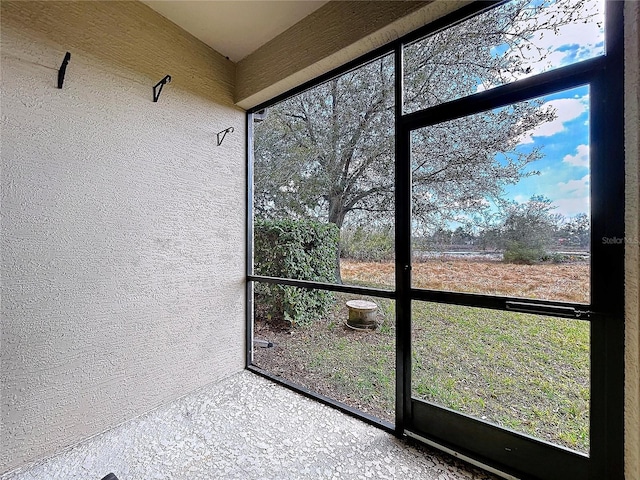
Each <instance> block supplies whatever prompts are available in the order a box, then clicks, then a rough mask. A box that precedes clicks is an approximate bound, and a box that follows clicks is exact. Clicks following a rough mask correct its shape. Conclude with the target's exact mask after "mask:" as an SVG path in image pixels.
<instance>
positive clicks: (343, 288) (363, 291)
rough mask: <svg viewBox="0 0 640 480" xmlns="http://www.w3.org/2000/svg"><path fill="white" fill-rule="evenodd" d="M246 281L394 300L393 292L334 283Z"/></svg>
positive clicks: (274, 279) (275, 279) (276, 279)
mask: <svg viewBox="0 0 640 480" xmlns="http://www.w3.org/2000/svg"><path fill="white" fill-rule="evenodd" d="M247 281H251V282H262V283H272V284H278V285H289V286H291V287H300V288H316V289H319V290H329V291H331V292H341V293H354V294H356V295H369V296H371V297H380V298H392V299H395V298H396V292H395V291H394V290H382V289H379V288H371V287H358V286H351V285H339V284H336V283H324V282H312V281H309V280H296V279H293V278H279V277H266V276H262V275H248V276H247Z"/></svg>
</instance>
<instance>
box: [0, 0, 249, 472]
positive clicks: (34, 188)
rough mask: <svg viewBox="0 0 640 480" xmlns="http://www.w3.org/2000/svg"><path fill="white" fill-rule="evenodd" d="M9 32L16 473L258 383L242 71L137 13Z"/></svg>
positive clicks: (14, 14) (16, 13)
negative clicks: (142, 420)
mask: <svg viewBox="0 0 640 480" xmlns="http://www.w3.org/2000/svg"><path fill="white" fill-rule="evenodd" d="M1 21H2V33H1V35H2V37H1V39H2V45H1V49H0V51H1V55H2V63H1V66H2V104H1V107H2V151H1V154H2V337H1V342H2V343H1V361H2V365H1V366H2V384H1V387H2V391H1V410H2V432H1V448H0V474H1V473H2V472H4V471H6V470H8V469H11V468H12V467H15V466H18V465H20V464H22V463H24V462H26V461H29V460H33V459H37V458H41V457H43V456H46V455H48V454H52V453H54V452H55V451H57V450H59V449H60V448H63V447H65V446H68V445H70V444H73V443H75V442H77V441H79V440H81V439H83V438H85V437H87V436H89V435H92V434H96V433H99V432H101V431H103V430H105V429H107V428H110V427H112V426H114V425H116V424H118V423H120V422H122V421H124V420H127V419H129V418H132V417H133V416H135V415H138V414H141V413H143V412H146V411H148V410H150V409H152V408H153V407H155V406H157V405H160V404H163V403H166V402H169V401H171V400H173V399H175V398H177V397H179V396H181V395H184V394H186V393H188V392H191V391H193V390H194V389H197V388H198V387H201V386H203V385H205V384H208V383H210V382H212V381H215V380H217V379H220V378H222V377H224V376H227V375H229V374H231V373H233V372H236V371H238V370H240V369H242V368H243V366H244V268H245V266H244V254H245V252H244V225H245V223H244V222H245V209H244V199H245V116H244V112H243V111H242V110H241V109H239V108H237V107H235V106H234V105H233V89H234V82H235V66H234V64H233V63H231V62H229V61H227V60H225V59H224V58H223V57H222V56H220V55H218V54H217V53H216V52H214V51H213V50H210V49H209V48H208V47H206V46H204V45H203V44H201V43H200V42H198V41H197V40H195V39H194V38H192V37H190V36H189V35H188V34H186V33H185V32H183V31H181V30H180V29H178V28H177V27H176V26H175V25H173V24H171V23H170V22H168V21H167V20H165V19H164V18H162V17H161V16H160V15H159V14H157V13H155V12H153V11H152V10H151V9H149V8H148V7H146V6H144V5H142V4H140V3H137V2H128V3H116V2H108V1H107V2H77V3H67V2H53V3H52V2H43V3H37V2H15V3H10V2H5V1H3V2H2V15H1ZM67 50H68V51H70V52H71V55H72V56H71V61H70V63H69V66H68V68H67V74H66V79H65V83H64V88H63V89H62V90H58V89H57V88H56V78H57V69H58V68H59V66H60V63H61V62H62V59H63V57H64V53H65V51H67ZM165 74H170V75H172V77H173V81H172V82H171V83H170V84H168V85H166V86H165V87H164V90H163V92H162V95H161V97H160V100H159V102H158V103H153V102H152V86H153V85H154V84H155V83H156V82H157V81H159V80H160V79H161V78H162V77H164V75H165ZM227 127H233V128H234V129H235V132H234V133H232V134H229V135H227V137H226V138H225V140H224V143H223V144H222V145H221V146H217V145H216V135H215V134H216V132H218V131H220V130H223V129H225V128H227Z"/></svg>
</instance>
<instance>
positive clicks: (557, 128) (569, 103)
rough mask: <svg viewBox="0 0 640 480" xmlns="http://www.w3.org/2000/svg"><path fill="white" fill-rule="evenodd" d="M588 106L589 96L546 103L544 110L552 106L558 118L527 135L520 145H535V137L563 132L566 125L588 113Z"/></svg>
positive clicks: (523, 137) (539, 126) (559, 99)
mask: <svg viewBox="0 0 640 480" xmlns="http://www.w3.org/2000/svg"><path fill="white" fill-rule="evenodd" d="M588 105H589V96H588V95H585V96H584V97H580V98H558V99H555V100H550V101H548V102H545V103H544V105H543V108H546V107H547V106H551V107H552V108H553V109H554V110H555V112H556V118H555V119H554V120H552V121H550V122H545V123H542V124H540V125H538V126H537V127H536V128H534V129H533V130H530V131H529V132H527V133H525V134H524V135H523V136H522V138H521V139H520V144H526V143H533V141H534V139H533V137H551V136H553V135H555V134H556V133H560V132H563V131H564V130H565V126H564V124H565V123H567V122H570V121H572V120H575V119H576V118H578V117H579V116H580V115H582V114H583V113H585V112H587V111H588Z"/></svg>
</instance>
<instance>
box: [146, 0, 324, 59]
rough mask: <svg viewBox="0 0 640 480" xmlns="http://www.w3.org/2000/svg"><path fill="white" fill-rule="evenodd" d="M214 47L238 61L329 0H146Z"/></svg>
mask: <svg viewBox="0 0 640 480" xmlns="http://www.w3.org/2000/svg"><path fill="white" fill-rule="evenodd" d="M143 2H144V3H146V4H147V5H148V6H150V7H151V8H153V9H154V10H155V11H157V12H158V13H160V14H161V15H163V16H164V17H166V18H168V19H169V20H171V21H172V22H173V23H175V24H176V25H178V26H179V27H181V28H182V29H184V30H186V31H187V32H189V33H190V34H192V35H193V36H194V37H196V38H198V39H200V40H201V41H202V42H204V43H206V44H207V45H209V46H210V47H211V48H213V49H214V50H216V51H217V52H219V53H221V54H222V55H224V56H225V57H229V59H231V60H232V61H233V62H238V61H240V60H242V59H243V58H244V57H246V56H247V55H249V54H250V53H252V52H254V51H255V50H257V49H258V48H259V47H260V46H262V45H264V44H265V43H267V42H268V41H269V40H271V39H272V38H274V37H276V36H277V35H279V34H280V33H282V32H284V31H285V30H286V29H288V28H289V27H291V26H292V25H294V24H295V23H297V22H298V21H300V20H301V19H303V18H304V17H306V16H307V15H309V14H310V13H312V12H314V11H315V10H317V9H318V8H320V7H321V6H322V5H324V4H325V3H327V0H284V1H282V0H281V1H274V0H262V1H255V0H235V1H227V0H167V1H165V0H143Z"/></svg>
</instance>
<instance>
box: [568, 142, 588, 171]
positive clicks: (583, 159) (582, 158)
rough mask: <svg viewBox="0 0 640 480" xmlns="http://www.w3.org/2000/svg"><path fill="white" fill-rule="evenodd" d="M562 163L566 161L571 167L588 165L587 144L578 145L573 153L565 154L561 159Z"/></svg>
mask: <svg viewBox="0 0 640 480" xmlns="http://www.w3.org/2000/svg"><path fill="white" fill-rule="evenodd" d="M562 161H563V162H564V163H568V164H569V165H571V166H572V167H588V166H589V145H578V147H577V148H576V154H575V155H565V156H564V158H563V159H562Z"/></svg>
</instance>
